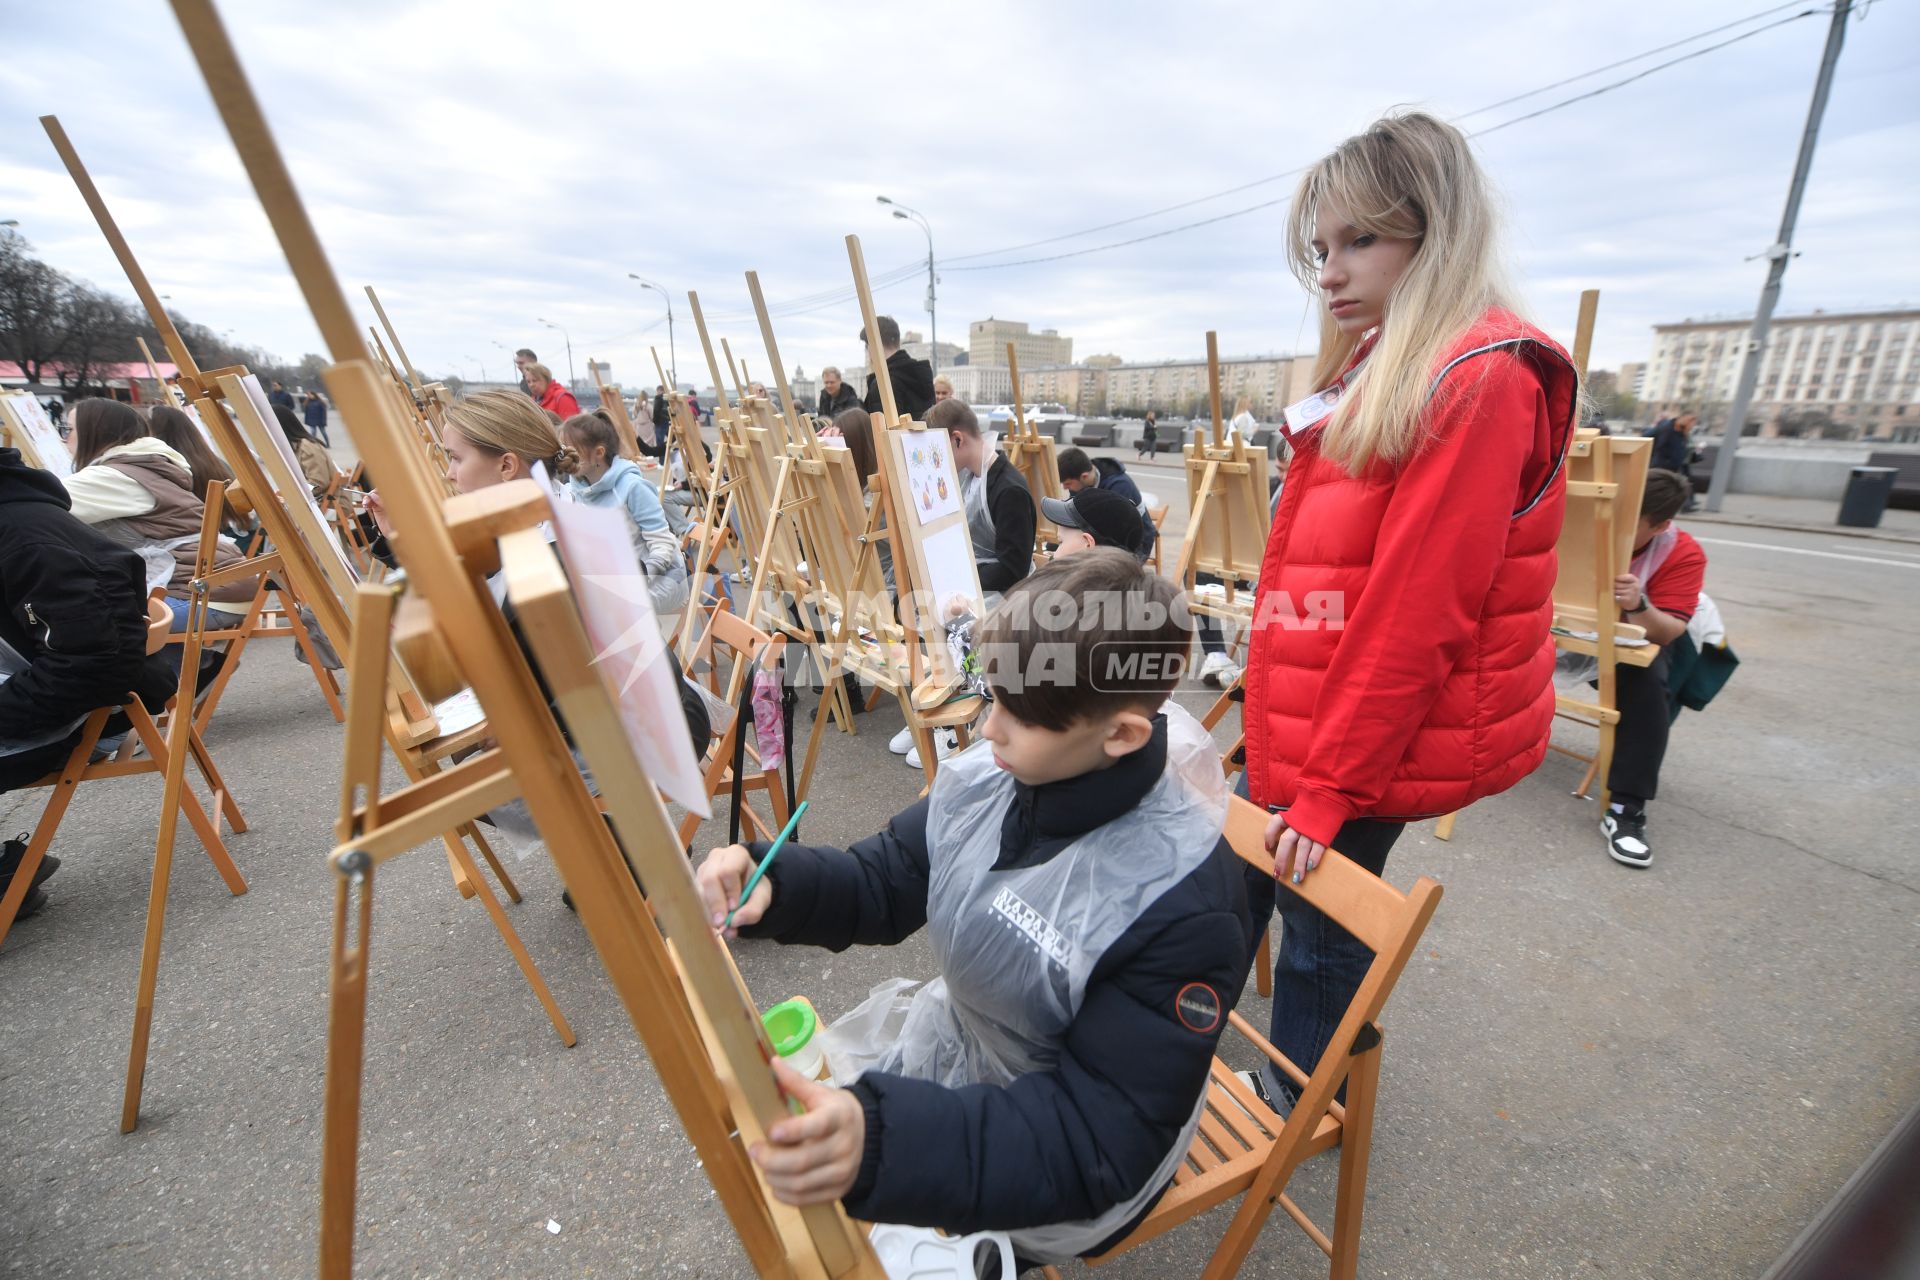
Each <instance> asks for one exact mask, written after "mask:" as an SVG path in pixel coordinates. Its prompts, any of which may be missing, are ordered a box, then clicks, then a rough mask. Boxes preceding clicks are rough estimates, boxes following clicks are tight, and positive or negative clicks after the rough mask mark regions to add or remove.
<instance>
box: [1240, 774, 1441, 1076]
mask: <svg viewBox="0 0 1920 1280" xmlns="http://www.w3.org/2000/svg"><path fill="white" fill-rule="evenodd" d="M1247 785H1248V784H1247V775H1246V774H1244V773H1242V774H1241V775H1240V780H1239V782H1238V783H1236V784H1235V788H1234V789H1235V791H1236V792H1237V793H1238V794H1239V795H1240V796H1242V797H1243V798H1244V797H1245V796H1246V795H1247ZM1404 830H1406V824H1405V823H1403V822H1386V821H1382V820H1380V819H1378V818H1354V819H1352V820H1351V821H1349V822H1347V823H1346V824H1344V825H1343V826H1342V827H1341V828H1340V831H1339V833H1338V834H1337V835H1335V836H1334V838H1333V847H1334V848H1335V849H1337V850H1339V851H1340V853H1341V854H1342V855H1344V856H1345V857H1348V858H1350V859H1352V860H1353V861H1354V862H1357V863H1359V864H1360V865H1361V866H1363V867H1365V868H1366V869H1367V870H1368V871H1371V872H1372V873H1373V874H1374V875H1376V876H1377V875H1379V874H1380V873H1381V871H1382V870H1383V869H1384V868H1385V867H1386V865H1387V854H1388V853H1389V852H1390V851H1391V850H1392V848H1393V844H1394V841H1396V840H1398V839H1399V838H1400V833H1401V832H1402V831H1404ZM1249 870H1250V871H1251V868H1249ZM1247 899H1248V905H1249V906H1250V907H1251V908H1252V909H1253V919H1254V923H1255V925H1256V926H1261V927H1264V925H1265V923H1266V920H1267V916H1268V914H1269V913H1270V912H1272V911H1273V910H1275V908H1276V907H1277V908H1278V910H1279V912H1280V944H1279V946H1277V947H1275V948H1274V956H1273V1015H1272V1018H1271V1019H1270V1021H1269V1022H1268V1024H1267V1038H1268V1039H1269V1040H1271V1041H1273V1045H1274V1047H1275V1048H1276V1049H1278V1050H1280V1052H1282V1053H1284V1054H1286V1055H1287V1057H1289V1058H1291V1059H1292V1060H1293V1062H1294V1064H1295V1065H1296V1066H1298V1067H1299V1068H1300V1069H1301V1070H1302V1071H1304V1072H1306V1073H1307V1074H1308V1075H1312V1074H1313V1069H1314V1067H1315V1066H1317V1065H1318V1064H1319V1062H1320V1055H1321V1054H1322V1053H1324V1052H1326V1048H1327V1042H1328V1041H1330V1040H1332V1039H1333V1033H1334V1030H1335V1029H1336V1028H1338V1027H1339V1025H1340V1019H1341V1018H1342V1017H1344V1016H1345V1015H1346V1012H1347V1006H1348V1005H1349V1004H1351V1003H1353V996H1354V993H1355V992H1356V991H1358V990H1359V989H1360V983H1361V982H1362V981H1363V980H1364V979H1365V978H1366V976H1367V969H1368V968H1369V967H1370V966H1371V965H1372V964H1373V952H1372V951H1371V950H1369V949H1368V947H1367V945H1366V944H1365V943H1364V942H1361V941H1360V940H1359V939H1358V938H1356V937H1354V936H1353V935H1352V934H1350V933H1348V932H1347V931H1346V930H1345V929H1342V928H1341V927H1340V926H1339V925H1337V924H1335V923H1334V922H1333V921H1331V920H1329V919H1328V918H1327V917H1326V916H1325V915H1323V914H1322V913H1321V912H1320V910H1319V908H1317V907H1313V906H1309V905H1308V904H1307V902H1306V900H1305V899H1303V898H1301V897H1300V896H1298V895H1297V894H1294V893H1284V892H1281V891H1280V888H1279V886H1278V885H1276V884H1275V883H1274V881H1273V877H1271V876H1266V875H1261V874H1260V873H1259V872H1253V873H1252V874H1250V875H1249V876H1248V877H1247ZM1276 899H1277V901H1276ZM1262 1074H1263V1075H1264V1077H1265V1083H1266V1086H1267V1096H1268V1097H1269V1098H1272V1099H1274V1100H1275V1101H1276V1102H1278V1101H1279V1100H1280V1099H1281V1098H1282V1097H1283V1096H1284V1097H1285V1098H1287V1099H1292V1098H1293V1097H1294V1096H1295V1095H1296V1094H1297V1093H1298V1092H1299V1091H1298V1090H1297V1089H1295V1088H1294V1085H1293V1081H1291V1080H1287V1079H1285V1078H1284V1077H1282V1076H1281V1074H1280V1071H1279V1069H1278V1068H1277V1067H1275V1066H1273V1065H1272V1064H1271V1063H1269V1064H1268V1065H1267V1066H1266V1067H1265V1068H1263V1069H1262ZM1339 1096H1340V1098H1341V1100H1342V1101H1344V1100H1345V1098H1346V1086H1345V1085H1342V1086H1341V1089H1340V1094H1339Z"/></svg>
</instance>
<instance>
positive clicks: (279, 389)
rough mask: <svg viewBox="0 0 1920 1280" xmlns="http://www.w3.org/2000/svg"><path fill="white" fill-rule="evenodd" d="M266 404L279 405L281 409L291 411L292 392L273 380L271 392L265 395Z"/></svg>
mask: <svg viewBox="0 0 1920 1280" xmlns="http://www.w3.org/2000/svg"><path fill="white" fill-rule="evenodd" d="M267 403H268V404H274V405H279V406H280V407H281V408H282V409H286V410H288V411H291V410H292V409H293V392H291V391H289V390H287V386H286V384H285V383H284V382H281V381H280V379H278V378H275V379H274V380H273V390H272V391H271V392H269V393H268V394H267Z"/></svg>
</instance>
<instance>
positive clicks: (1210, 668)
mask: <svg viewBox="0 0 1920 1280" xmlns="http://www.w3.org/2000/svg"><path fill="white" fill-rule="evenodd" d="M1239 678H1240V668H1238V667H1236V666H1234V665H1233V659H1232V658H1229V657H1228V656H1227V655H1226V654H1224V653H1210V654H1208V655H1207V656H1206V660H1205V661H1203V662H1202V663H1201V664H1200V683H1201V684H1204V685H1211V686H1212V687H1213V688H1215V689H1231V688H1232V687H1233V682H1234V681H1235V680H1238V679H1239Z"/></svg>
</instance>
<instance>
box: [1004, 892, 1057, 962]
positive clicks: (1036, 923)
mask: <svg viewBox="0 0 1920 1280" xmlns="http://www.w3.org/2000/svg"><path fill="white" fill-rule="evenodd" d="M993 913H994V914H995V915H997V916H999V917H1000V918H1001V919H1002V920H1005V921H1006V922H1007V923H1008V924H1009V925H1012V926H1013V927H1014V928H1016V929H1018V930H1019V931H1020V932H1021V933H1024V934H1026V935H1027V938H1028V939H1029V940H1030V941H1031V942H1032V943H1033V945H1034V946H1035V947H1036V948H1038V949H1039V951H1040V954H1042V955H1044V956H1046V957H1047V958H1048V959H1049V960H1052V961H1053V962H1054V963H1055V964H1060V965H1064V964H1066V963H1067V961H1068V959H1069V958H1071V957H1072V955H1073V943H1071V942H1070V941H1068V940H1067V936H1066V935H1065V934H1063V933H1061V932H1060V931H1059V930H1058V929H1056V928H1054V927H1053V922H1052V921H1051V920H1049V919H1047V918H1046V917H1045V916H1043V915H1041V914H1040V913H1039V912H1038V911H1035V910H1034V909H1033V908H1032V907H1030V906H1028V905H1027V902H1026V900H1025V899H1024V898H1022V897H1021V896H1020V895H1019V894H1017V893H1015V892H1014V891H1013V890H1011V889H1002V890H1001V891H1000V892H999V893H996V894H995V895H993Z"/></svg>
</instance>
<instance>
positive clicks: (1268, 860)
mask: <svg viewBox="0 0 1920 1280" xmlns="http://www.w3.org/2000/svg"><path fill="white" fill-rule="evenodd" d="M1229 804H1230V806H1231V807H1230V809H1229V811H1228V815H1227V829H1226V835H1227V839H1228V841H1229V842H1230V843H1231V844H1232V845H1233V851H1234V852H1235V853H1237V854H1239V855H1240V856H1241V857H1242V858H1244V859H1245V860H1246V861H1247V862H1249V863H1250V864H1252V865H1253V866H1255V867H1258V868H1260V869H1261V870H1263V871H1266V872H1268V873H1269V874H1271V873H1272V870H1273V858H1272V856H1271V855H1270V854H1268V853H1267V850H1266V845H1265V843H1264V839H1263V832H1264V831H1265V828H1266V823H1267V815H1266V814H1265V813H1263V812H1262V811H1261V810H1260V809H1259V808H1258V807H1256V806H1255V805H1252V804H1249V803H1247V802H1246V801H1245V800H1242V799H1239V798H1238V797H1235V798H1233V799H1232V800H1231V801H1230V802H1229ZM1282 887H1283V888H1284V889H1285V890H1286V891H1287V892H1290V893H1297V894H1299V895H1300V896H1301V897H1302V898H1305V899H1306V900H1307V901H1308V902H1310V903H1312V904H1313V905H1314V906H1316V907H1318V908H1319V909H1320V910H1321V911H1324V912H1325V913H1326V914H1327V915H1328V916H1330V917H1331V918H1332V919H1333V920H1334V921H1336V922H1337V923H1339V924H1340V925H1341V926H1342V927H1344V928H1345V929H1346V930H1347V931H1348V932H1350V933H1352V934H1353V935H1354V936H1355V937H1356V938H1358V939H1360V941H1362V942H1364V943H1366V944H1367V946H1369V947H1370V948H1372V950H1373V952H1374V959H1373V964H1372V966H1371V967H1370V968H1369V969H1368V970H1367V976H1366V978H1365V979H1364V980H1362V982H1361V983H1360V989H1359V991H1358V992H1356V993H1355V994H1354V997H1353V1002H1352V1003H1351V1004H1349V1005H1348V1006H1347V1012H1346V1016H1344V1017H1343V1018H1341V1020H1340V1025H1339V1027H1338V1028H1337V1029H1336V1030H1335V1031H1334V1033H1333V1039H1332V1041H1331V1042H1329V1044H1328V1045H1327V1050H1326V1052H1325V1053H1323V1054H1321V1055H1320V1061H1319V1063H1318V1064H1317V1065H1316V1066H1315V1067H1314V1069H1313V1073H1312V1074H1311V1075H1308V1074H1307V1073H1306V1072H1305V1071H1303V1070H1301V1069H1300V1067H1298V1066H1297V1065H1295V1064H1294V1063H1293V1062H1292V1061H1290V1060H1289V1059H1288V1058H1287V1056H1286V1055H1285V1054H1283V1053H1281V1052H1280V1051H1279V1050H1278V1049H1276V1048H1274V1047H1273V1045H1272V1044H1270V1043H1269V1042H1268V1041H1267V1039H1266V1037H1265V1036H1262V1035H1261V1034H1260V1033H1259V1032H1258V1031H1255V1030H1254V1029H1253V1027H1252V1026H1251V1025H1249V1024H1248V1022H1247V1020H1246V1019H1245V1018H1243V1017H1241V1016H1240V1015H1239V1014H1238V1013H1230V1014H1228V1015H1227V1019H1228V1021H1229V1022H1230V1023H1231V1024H1232V1026H1233V1028H1234V1030H1236V1031H1238V1032H1239V1033H1240V1034H1241V1035H1243V1036H1245V1037H1246V1038H1247V1040H1248V1041H1250V1042H1251V1043H1252V1044H1253V1046H1254V1047H1255V1048H1257V1049H1259V1050H1260V1052H1261V1053H1263V1054H1265V1055H1266V1056H1267V1058H1268V1059H1270V1060H1271V1061H1272V1062H1273V1063H1274V1064H1275V1065H1276V1066H1277V1067H1278V1068H1279V1069H1280V1070H1281V1071H1282V1072H1284V1073H1285V1074H1286V1075H1287V1077H1288V1078H1289V1079H1290V1080H1292V1081H1293V1083H1294V1084H1295V1085H1297V1086H1299V1088H1300V1090H1301V1093H1300V1100H1299V1101H1298V1102H1297V1103H1295V1104H1294V1108H1293V1112H1292V1114H1291V1115H1290V1116H1288V1117H1287V1119H1286V1120H1284V1121H1282V1120H1281V1119H1280V1118H1279V1117H1278V1116H1276V1115H1275V1114H1274V1113H1273V1112H1272V1110H1270V1109H1269V1108H1268V1107H1267V1105H1266V1104H1265V1103H1263V1102H1261V1101H1260V1099H1259V1097H1258V1095H1256V1094H1255V1093H1254V1092H1253V1090H1252V1089H1250V1088H1248V1087H1247V1085H1246V1083H1245V1082H1244V1081H1242V1080H1241V1079H1240V1078H1239V1077H1238V1076H1236V1075H1235V1074H1234V1073H1233V1072H1232V1071H1231V1070H1230V1069H1228V1067H1227V1066H1226V1064H1225V1063H1222V1062H1221V1061H1220V1060H1219V1059H1217V1058H1216V1059H1215V1060H1214V1063H1213V1071H1212V1075H1211V1078H1210V1079H1209V1081H1208V1083H1207V1101H1206V1112H1205V1114H1204V1115H1202V1117H1201V1119H1200V1129H1199V1132H1197V1133H1196V1134H1195V1135H1194V1138H1193V1143H1192V1145H1191V1146H1190V1147H1189V1148H1188V1151H1187V1159H1186V1161H1185V1162H1184V1163H1183V1164H1182V1165H1181V1166H1180V1169H1179V1171H1178V1172H1176V1173H1175V1174H1174V1177H1173V1185H1172V1186H1171V1187H1169V1188H1167V1191H1166V1194H1164V1195H1162V1196H1161V1197H1160V1201H1159V1203H1158V1204H1156V1205H1154V1207H1153V1210H1152V1212H1151V1213H1149V1214H1148V1215H1147V1218H1146V1221H1144V1222H1142V1223H1141V1224H1140V1226H1139V1227H1138V1228H1137V1229H1136V1230H1135V1231H1134V1232H1133V1233H1132V1234H1131V1235H1129V1236H1128V1237H1127V1238H1126V1239H1125V1240H1122V1241H1121V1242H1120V1243H1119V1244H1118V1245H1116V1246H1114V1248H1112V1249H1110V1250H1108V1251H1107V1252H1106V1253H1103V1254H1101V1255H1099V1256H1098V1257H1094V1258H1089V1259H1087V1263H1088V1265H1089V1266H1099V1265H1100V1264H1102V1263H1105V1262H1109V1261H1111V1260H1113V1259H1114V1258H1115V1257H1117V1256H1119V1255H1120V1254H1122V1253H1125V1252H1126V1251H1127V1250H1128V1249H1131V1248H1133V1247H1134V1246H1136V1245H1139V1244H1142V1243H1144V1242H1146V1241H1148V1240H1152V1239H1154V1238H1155V1237H1156V1236H1159V1235H1161V1234H1163V1233H1164V1232H1166V1231H1168V1230H1170V1229H1172V1228H1173V1227H1176V1226H1178V1225H1180V1224H1181V1223H1183V1222H1185V1221H1187V1220H1188V1219H1189V1218H1194V1217H1198V1216H1199V1215H1200V1214H1202V1213H1205V1212H1207V1211H1208V1210H1210V1209H1213V1208H1216V1207H1218V1206H1219V1205H1223V1204H1225V1203H1227V1202H1228V1201H1230V1200H1234V1199H1236V1198H1238V1199H1239V1201H1240V1207H1239V1209H1238V1211H1237V1212H1236V1213H1235V1214H1234V1216H1233V1221H1232V1222H1231V1223H1230V1224H1229V1225H1228V1227H1227V1231H1226V1235H1225V1236H1224V1238H1222V1240H1221V1241H1220V1245H1219V1247H1218V1248H1216V1249H1215V1250H1214V1253H1213V1257H1212V1258H1211V1259H1210V1260H1209V1261H1208V1263H1207V1266H1206V1270H1205V1271H1204V1272H1202V1273H1201V1274H1202V1275H1203V1277H1204V1278H1205V1280H1226V1277H1229V1276H1232V1275H1235V1274H1237V1273H1238V1271H1239V1270H1240V1267H1241V1264H1242V1263H1244V1262H1245V1261H1246V1258H1247V1254H1248V1253H1250V1252H1251V1251H1252V1249H1253V1246H1254V1242H1255V1241H1256V1240H1257V1239H1258V1238H1259V1235H1260V1229H1261V1227H1262V1226H1264V1225H1265V1223H1266V1220H1267V1216H1268V1215H1269V1214H1270V1213H1272V1212H1273V1206H1275V1205H1276V1204H1277V1205H1279V1206H1280V1207H1281V1208H1282V1209H1285V1210H1286V1211H1287V1216H1288V1217H1290V1218H1292V1219H1293V1220H1294V1221H1295V1222H1297V1223H1299V1224H1300V1228H1301V1230H1303V1231H1305V1232H1306V1233H1307V1235H1308V1237H1309V1238H1310V1239H1311V1240H1312V1241H1313V1242H1314V1243H1315V1244H1316V1245H1318V1246H1320V1249H1321V1251H1322V1252H1324V1253H1325V1254H1326V1255H1327V1256H1328V1257H1329V1258H1330V1259H1331V1269H1330V1271H1329V1274H1330V1275H1331V1276H1332V1277H1333V1280H1351V1278H1352V1277H1353V1276H1354V1274H1355V1272H1356V1269H1357V1267H1358V1265H1359V1258H1360V1215H1361V1208H1362V1204H1363V1202H1364V1200H1365V1196H1366V1185H1367V1160H1368V1157H1369V1156H1370V1154H1371V1147H1372V1142H1373V1112H1374V1095H1375V1089H1376V1086H1377V1085H1378V1083H1379V1079H1380V1045H1381V1036H1380V1027H1379V1017H1380V1009H1381V1007H1382V1006H1383V1005H1385V1004H1386V1002H1387V997H1388V996H1389V995H1390V994H1392V992H1393V985H1394V983H1395V982H1397V981H1398V980H1399V978H1400V973H1401V970H1403V969H1404V968H1406V964H1407V961H1408V960H1409V959H1411V958H1412V956H1413V953H1414V949H1415V948H1416V947H1417V946H1418V945H1419V943H1420V935H1421V934H1422V933H1423V932H1424V931H1425V929H1426V927H1427V921H1428V920H1430V919H1432V917H1433V911H1434V908H1435V907H1437V906H1438V905H1439V903H1440V886H1439V885H1438V884H1436V883H1434V882H1433V881H1432V880H1429V879H1427V878H1426V877H1424V876H1423V877H1421V878H1420V880H1419V881H1418V882H1417V883H1416V884H1415V885H1414V886H1413V889H1412V891H1411V892H1408V893H1402V892H1400V891H1399V890H1398V889H1396V888H1394V887H1393V886H1392V885H1390V884H1388V883H1387V882H1386V881H1384V880H1382V879H1380V878H1379V877H1377V876H1375V875H1373V874H1371V873H1370V872H1368V871H1366V870H1364V869H1363V868H1361V867H1360V866H1358V865H1357V864H1355V863H1353V862H1349V861H1348V860H1347V859H1346V858H1343V857H1341V856H1340V855H1339V854H1338V853H1333V852H1329V853H1328V854H1327V855H1326V857H1325V858H1324V859H1322V861H1321V863H1320V866H1319V867H1318V869H1316V870H1315V871H1314V872H1313V873H1312V874H1310V875H1308V876H1307V877H1306V880H1305V882H1304V883H1302V884H1300V885H1298V886H1295V885H1292V884H1284V885H1283V886H1282ZM1343 1082H1344V1083H1345V1084H1346V1087H1347V1100H1346V1103H1345V1105H1342V1104H1341V1103H1339V1102H1336V1101H1335V1100H1334V1095H1335V1094H1336V1093H1338V1092H1339V1089H1340V1086H1341V1084H1342V1083H1343ZM1335 1147H1338V1148H1340V1177H1339V1190H1338V1193H1337V1198H1336V1200H1335V1205H1334V1220H1333V1233H1332V1235H1330V1236H1329V1235H1328V1234H1327V1233H1325V1232H1323V1231H1322V1230H1320V1228H1319V1227H1317V1226H1315V1225H1314V1223H1313V1221H1312V1220H1311V1219H1309V1218H1308V1217H1307V1215H1306V1213H1305V1212H1304V1211H1303V1210H1301V1208H1300V1207H1299V1206H1298V1205H1297V1204H1295V1203H1294V1202H1293V1200H1292V1199H1291V1198H1290V1197H1288V1196H1287V1194H1286V1186H1287V1182H1288V1179H1289V1178H1291V1177H1292V1175H1293V1171H1294V1170H1295V1169H1297V1168H1299V1167H1300V1164H1301V1162H1302V1161H1304V1160H1306V1159H1307V1157H1309V1156H1313V1155H1317V1154H1319V1153H1320V1152H1322V1151H1329V1150H1332V1149H1333V1148H1335ZM1047 1274H1048V1275H1050V1276H1052V1277H1054V1280H1059V1272H1058V1271H1056V1270H1054V1269H1053V1268H1052V1267H1049V1268H1047Z"/></svg>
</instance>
